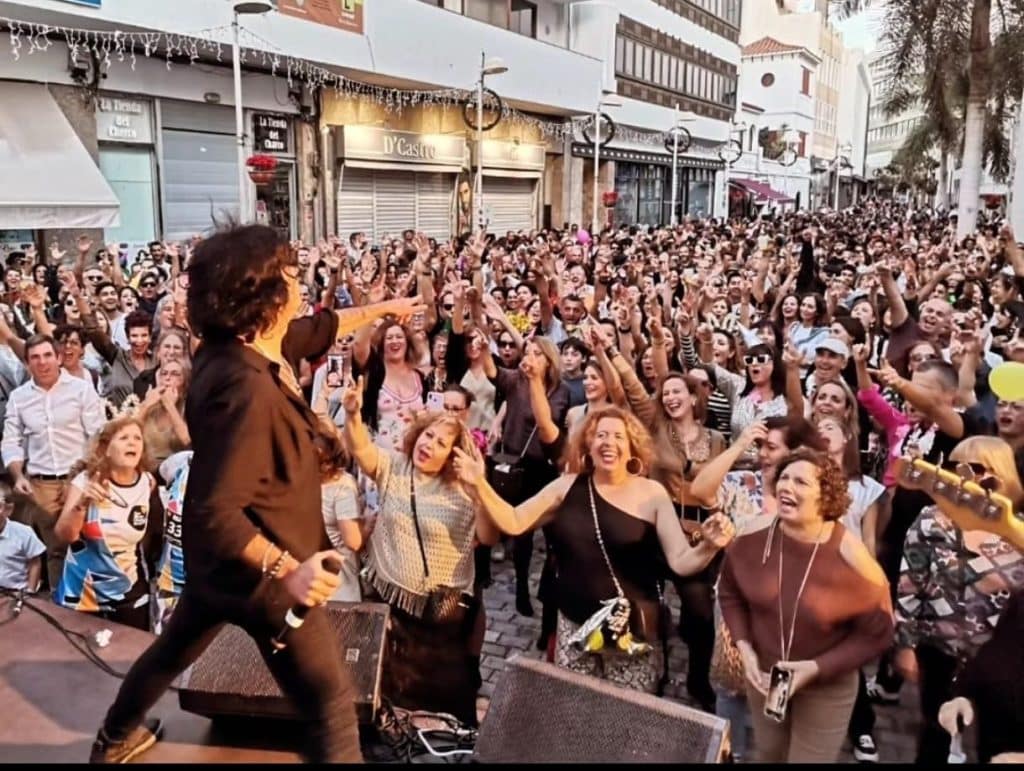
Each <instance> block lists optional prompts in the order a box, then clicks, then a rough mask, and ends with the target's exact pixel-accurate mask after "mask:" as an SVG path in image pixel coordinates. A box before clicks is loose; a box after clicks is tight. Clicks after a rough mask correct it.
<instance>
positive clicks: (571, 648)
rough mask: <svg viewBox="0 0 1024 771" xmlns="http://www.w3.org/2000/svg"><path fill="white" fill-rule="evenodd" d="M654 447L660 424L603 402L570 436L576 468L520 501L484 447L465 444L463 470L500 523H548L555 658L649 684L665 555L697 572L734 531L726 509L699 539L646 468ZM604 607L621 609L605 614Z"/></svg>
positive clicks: (651, 687)
mask: <svg viewBox="0 0 1024 771" xmlns="http://www.w3.org/2000/svg"><path fill="white" fill-rule="evenodd" d="M651 451H652V446H651V437H650V434H649V433H648V432H647V430H646V429H645V428H644V427H643V425H642V424H641V423H640V421H639V420H638V419H637V418H636V417H635V416H634V415H632V414H630V413H629V412H627V411H625V410H623V409H620V408H618V407H602V408H600V409H597V410H593V411H592V412H589V413H588V414H587V416H586V417H585V418H584V420H583V424H582V426H580V429H579V431H577V432H576V433H575V435H574V436H573V438H572V440H571V441H570V445H569V450H568V452H567V455H566V457H567V459H568V471H567V473H565V474H563V475H562V476H560V477H559V478H558V479H556V480H555V481H553V482H551V483H550V484H548V485H547V486H546V487H544V489H543V490H541V491H540V492H539V493H538V494H537V495H535V496H533V497H531V498H529V499H528V500H526V501H524V502H523V503H521V504H519V505H518V506H513V505H511V504H510V503H508V502H507V501H505V500H503V499H502V498H501V497H500V496H499V495H498V494H497V493H496V492H495V491H494V489H493V488H492V487H491V485H490V484H489V483H488V481H487V478H486V474H485V473H484V464H483V461H482V460H481V459H480V458H479V457H475V456H473V455H472V454H471V453H467V452H463V451H461V450H456V452H455V455H456V469H457V470H458V472H459V475H460V477H461V479H462V480H463V482H464V483H465V484H466V486H467V488H468V489H469V490H470V491H472V493H473V494H474V496H475V498H476V500H477V501H478V502H479V505H480V506H481V507H482V509H483V511H484V512H485V513H486V514H487V516H488V517H489V518H490V519H491V520H493V522H494V524H495V525H496V526H497V527H498V528H499V529H501V530H502V531H503V532H506V533H511V534H513V535H519V534H522V533H526V532H529V531H531V530H533V529H534V528H537V527H546V528H547V532H548V535H549V540H550V544H551V548H552V550H553V551H554V553H555V559H556V562H557V564H558V565H559V570H558V572H557V575H556V577H555V580H554V586H553V590H554V594H555V596H556V598H557V606H558V620H557V641H556V646H555V647H556V650H555V662H556V663H557V664H559V665H560V666H564V667H567V668H569V669H572V670H574V671H577V672H582V673H585V674H589V675H593V676H595V677H601V678H604V679H607V680H609V681H611V682H614V683H616V684H618V685H622V686H625V687H628V688H635V689H637V690H643V691H648V692H654V691H655V690H656V688H657V686H658V684H659V682H660V679H661V675H662V661H661V658H662V648H661V644H660V642H659V636H660V635H659V629H660V625H659V612H660V609H659V602H658V581H659V580H660V578H661V573H660V569H659V567H660V565H661V564H662V563H663V561H667V562H668V565H669V566H670V567H671V569H672V570H673V571H674V572H676V573H677V574H680V575H690V574H693V573H696V572H698V571H700V570H702V569H703V568H704V567H705V566H706V565H707V564H708V563H709V562H710V561H711V559H712V558H713V557H714V556H715V554H717V553H718V551H719V550H720V549H721V548H722V547H723V546H724V545H725V544H727V543H728V542H729V540H730V539H731V538H732V534H733V528H732V524H731V523H730V522H729V521H728V520H727V519H726V518H725V517H723V516H720V515H719V516H714V517H711V518H709V519H708V520H707V521H706V522H705V523H704V524H703V526H702V533H703V536H704V537H703V539H702V540H701V542H700V543H699V544H698V545H697V546H691V545H690V542H689V541H688V540H687V538H686V536H685V534H684V533H683V530H682V528H681V527H680V526H679V520H678V518H677V516H676V512H675V509H674V508H673V506H672V501H671V499H670V498H669V496H668V493H667V492H666V491H665V488H664V487H663V486H662V485H661V484H659V483H658V482H655V481H652V480H650V479H647V478H646V477H645V474H646V473H647V471H648V469H649V468H650V464H651ZM600 613H610V614H611V616H613V619H612V620H611V621H609V620H608V619H605V620H604V621H601V617H600V616H598V614H600ZM595 632H600V634H595ZM609 632H610V634H609Z"/></svg>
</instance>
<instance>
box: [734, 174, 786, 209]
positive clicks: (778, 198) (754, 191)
mask: <svg viewBox="0 0 1024 771" xmlns="http://www.w3.org/2000/svg"><path fill="white" fill-rule="evenodd" d="M729 184H730V185H735V186H736V187H741V188H743V189H744V190H746V191H747V192H748V193H750V194H751V195H752V196H754V199H755V200H756V201H757V202H759V203H760V202H768V201H772V202H775V203H792V202H793V201H795V200H796V199H795V198H793V197H792V196H789V195H786V194H785V193H780V192H779V191H778V190H775V189H774V188H772V187H771V186H770V185H766V184H765V183H764V182H757V181H756V180H753V179H730V180H729Z"/></svg>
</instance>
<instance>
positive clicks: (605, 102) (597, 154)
mask: <svg viewBox="0 0 1024 771" xmlns="http://www.w3.org/2000/svg"><path fill="white" fill-rule="evenodd" d="M622 105H623V102H622V97H621V96H619V95H618V94H602V95H601V98H600V99H598V100H597V108H596V109H595V110H594V211H593V216H592V218H591V220H590V229H591V231H593V233H594V234H595V235H596V234H597V233H598V232H600V227H599V226H598V223H597V218H598V212H599V206H600V203H599V202H598V192H599V188H600V186H601V185H600V176H601V112H602V110H603V109H604V108H605V107H622Z"/></svg>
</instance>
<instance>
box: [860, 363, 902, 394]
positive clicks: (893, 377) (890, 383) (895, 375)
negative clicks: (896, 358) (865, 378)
mask: <svg viewBox="0 0 1024 771" xmlns="http://www.w3.org/2000/svg"><path fill="white" fill-rule="evenodd" d="M868 372H869V373H871V374H872V375H873V376H874V377H875V379H876V380H877V381H878V382H879V383H881V384H882V385H884V386H886V387H888V388H896V386H897V385H899V382H900V381H901V380H902V379H903V378H902V377H900V373H899V372H897V371H896V369H895V368H894V367H893V366H892V364H890V363H889V362H888V361H885V360H883V361H882V364H881V366H880V367H879V368H878V369H875V370H868Z"/></svg>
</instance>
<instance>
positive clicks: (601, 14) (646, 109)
mask: <svg viewBox="0 0 1024 771" xmlns="http://www.w3.org/2000/svg"><path fill="white" fill-rule="evenodd" d="M741 10H742V3H741V2H740V0H617V1H616V2H612V1H611V0H587V1H585V2H576V3H572V4H571V11H570V27H571V33H570V34H571V47H572V48H573V50H575V51H579V52H582V53H586V54H589V55H591V56H594V57H596V58H600V59H602V61H603V62H604V70H603V73H602V77H601V80H600V82H599V83H598V84H596V85H597V86H598V87H599V89H598V90H599V91H600V92H605V93H613V94H616V95H617V96H618V97H619V98H620V99H621V101H622V105H621V106H619V107H617V108H615V109H608V110H606V112H607V113H608V115H609V117H610V118H611V120H612V121H614V122H615V124H616V125H617V126H619V127H620V131H619V132H618V133H617V136H616V137H615V138H613V139H612V141H611V142H609V143H608V144H607V146H605V147H602V148H601V149H600V155H599V157H600V158H601V159H602V160H601V163H600V166H599V171H598V175H597V178H598V182H597V184H596V185H595V184H594V171H593V158H594V150H593V144H592V143H591V142H589V141H587V138H586V137H585V136H584V135H583V134H582V133H580V134H577V136H576V137H575V138H574V141H573V142H572V144H571V148H570V153H571V156H572V158H573V161H572V171H573V173H572V178H573V179H574V180H575V179H580V180H581V184H582V192H583V195H582V204H583V205H582V207H581V210H580V211H578V212H577V211H576V210H571V214H572V215H573V217H572V219H573V221H578V222H589V221H590V219H592V214H591V210H592V207H593V201H594V191H596V192H597V195H599V196H600V197H601V200H599V204H600V206H599V208H600V210H602V211H603V216H604V217H605V218H606V219H604V220H603V221H602V224H605V223H607V222H612V223H615V224H623V223H625V224H633V223H637V224H647V225H653V224H658V223H664V222H669V221H670V220H671V219H672V218H673V212H672V200H673V195H672V191H673V177H674V178H675V201H676V209H675V212H674V214H675V218H676V219H682V218H684V217H686V216H709V215H716V216H723V215H724V214H725V212H726V207H727V204H726V199H725V192H726V184H725V180H726V174H725V162H724V161H723V159H722V158H721V157H720V155H719V149H720V148H721V147H722V145H723V144H724V143H725V142H727V141H728V139H729V137H730V133H731V127H732V122H733V121H734V119H735V117H736V115H737V105H738V95H737V92H738V80H739V66H740V47H739V42H738V41H739V28H740V22H741ZM597 108H598V100H597V99H595V100H594V102H593V104H592V106H591V108H590V109H591V111H595V110H597ZM677 109H678V113H677ZM677 115H683V116H686V117H687V122H686V123H684V124H683V125H684V128H685V129H686V131H687V132H689V134H690V135H691V142H690V146H689V147H688V148H687V149H686V150H685V151H683V152H682V153H681V154H680V155H679V160H678V164H677V166H676V169H675V172H676V173H675V174H674V175H673V168H672V152H671V149H670V147H667V146H666V143H665V141H664V139H665V137H666V136H668V135H669V134H670V132H671V131H672V128H673V125H674V124H675V123H676V120H677ZM605 193H615V194H616V196H615V198H616V200H615V202H614V205H612V206H605V203H604V194H605ZM571 198H572V201H573V203H575V201H576V200H579V198H578V197H577V196H571ZM601 217H602V214H600V213H599V220H600V218H601Z"/></svg>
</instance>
